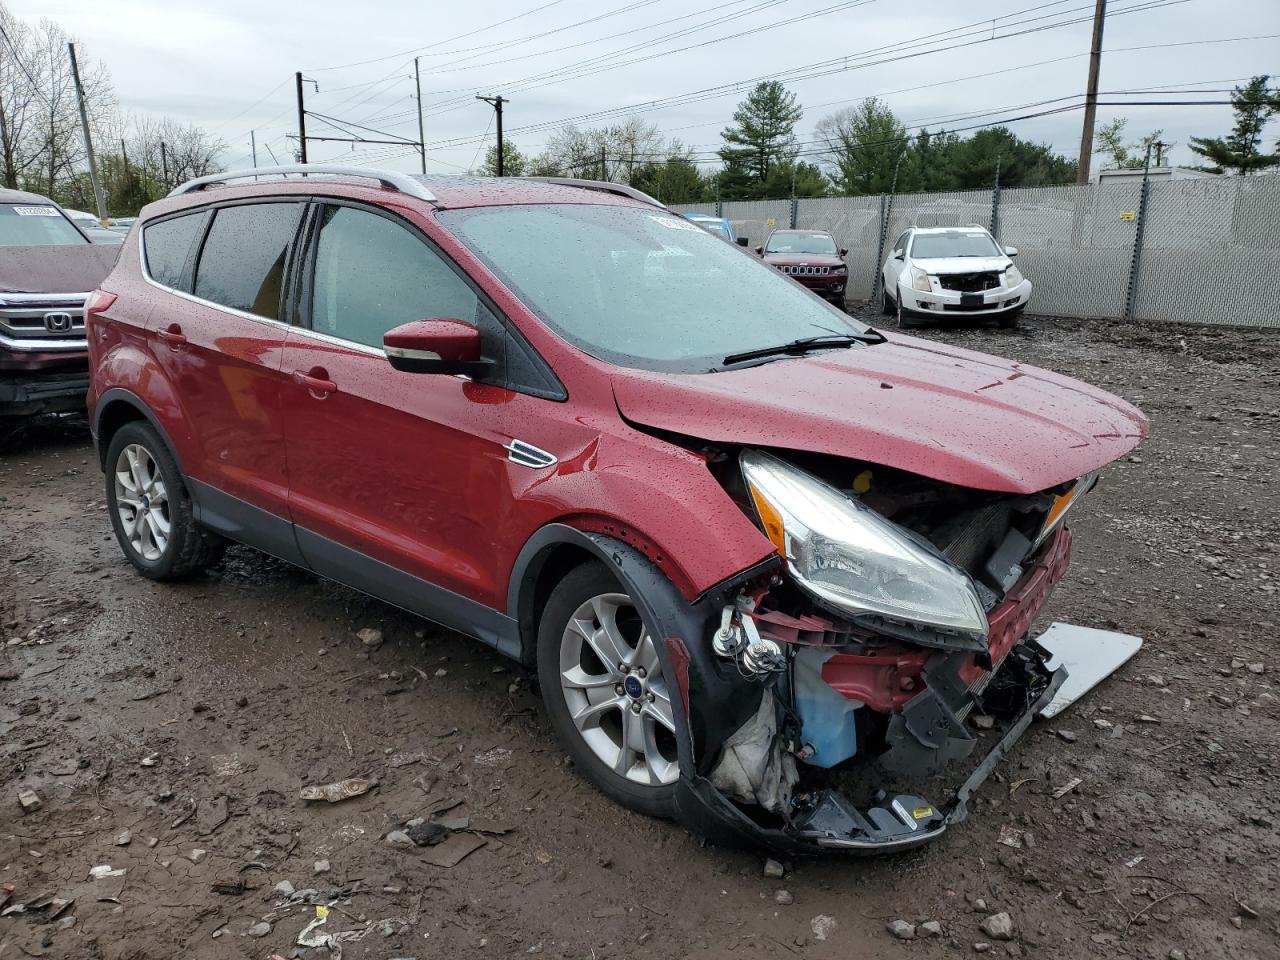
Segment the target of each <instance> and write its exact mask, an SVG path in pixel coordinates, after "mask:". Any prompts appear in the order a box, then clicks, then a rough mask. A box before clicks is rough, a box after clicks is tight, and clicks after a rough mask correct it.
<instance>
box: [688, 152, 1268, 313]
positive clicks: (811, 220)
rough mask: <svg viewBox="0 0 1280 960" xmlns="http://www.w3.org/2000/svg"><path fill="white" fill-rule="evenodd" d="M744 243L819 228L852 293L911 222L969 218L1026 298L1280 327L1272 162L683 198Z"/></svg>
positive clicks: (876, 272) (873, 285) (1058, 305)
mask: <svg viewBox="0 0 1280 960" xmlns="http://www.w3.org/2000/svg"><path fill="white" fill-rule="evenodd" d="M674 209H676V210H677V212H680V213H707V214H712V215H716V216H721V217H726V218H728V219H729V220H730V221H732V223H733V225H734V229H735V230H737V232H738V234H739V235H740V236H741V235H745V236H746V237H747V238H748V242H749V243H750V245H751V246H752V247H756V246H759V245H761V244H763V243H764V240H765V237H766V236H767V234H768V233H769V231H770V230H772V229H774V228H775V227H802V228H814V229H819V230H828V231H830V232H831V234H832V235H833V236H834V237H835V238H836V242H837V243H838V244H839V245H840V246H842V247H846V248H848V251H849V253H848V256H847V257H846V260H847V262H848V264H849V292H848V296H849V299H851V300H870V299H873V298H876V297H879V295H880V286H879V284H880V266H881V264H882V263H883V262H884V259H885V257H886V256H888V251H889V250H890V248H891V247H892V244H893V241H894V240H895V239H896V238H897V237H898V236H899V235H900V234H901V233H902V232H903V231H904V230H905V229H906V228H907V227H909V226H913V225H914V226H922V227H933V226H939V227H946V226H963V225H966V224H974V223H976V224H980V225H982V226H984V227H987V228H988V229H989V230H991V232H992V233H993V234H995V236H996V238H997V239H998V240H999V241H1000V242H1001V243H1002V244H1005V245H1006V246H1013V247H1017V248H1018V267H1019V269H1020V270H1021V271H1022V272H1023V274H1024V275H1026V277H1027V278H1028V279H1030V280H1031V282H1032V283H1033V284H1034V285H1035V292H1034V293H1033V295H1032V299H1031V307H1030V309H1031V310H1032V311H1033V312H1035V313H1043V314H1048V315H1052V316H1066V317H1106V318H1113V319H1118V320H1134V319H1137V320H1163V321H1173V322H1179V323H1209V324H1232V325H1242V326H1254V327H1280V296H1278V295H1277V286H1280V176H1253V177H1220V178H1207V179H1196V180H1154V179H1152V180H1148V181H1146V182H1145V183H1144V182H1143V180H1142V178H1138V177H1135V178H1132V179H1129V180H1125V181H1120V182H1107V181H1104V182H1102V183H1099V184H1088V185H1085V186H1065V187H1015V188H996V189H994V190H967V191H962V192H955V193H906V194H896V195H889V194H882V195H879V196H864V197H820V198H811V199H800V200H752V201H734V202H725V203H719V204H716V203H703V204H691V205H687V206H680V207H676V208H674Z"/></svg>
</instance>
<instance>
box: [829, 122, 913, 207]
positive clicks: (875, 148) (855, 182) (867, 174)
mask: <svg viewBox="0 0 1280 960" xmlns="http://www.w3.org/2000/svg"><path fill="white" fill-rule="evenodd" d="M816 133H817V135H818V139H819V140H821V141H822V142H823V143H824V145H825V146H826V149H827V159H828V161H829V162H830V163H831V165H832V167H833V172H832V175H831V180H832V182H833V183H834V184H835V186H836V189H837V190H838V191H839V192H840V193H842V194H845V195H854V196H856V195H858V194H866V193H888V192H889V190H890V189H891V187H892V184H893V175H894V171H895V169H897V170H898V171H899V173H900V172H901V168H900V167H899V161H901V160H902V159H903V156H904V154H905V152H906V150H907V146H908V140H907V129H906V127H904V126H903V125H902V123H901V121H899V120H898V118H897V117H895V116H894V114H893V111H892V110H890V109H889V106H888V104H886V103H884V102H883V101H881V100H878V99H877V98H875V97H868V98H867V99H866V100H863V101H862V102H861V103H860V104H858V105H857V106H856V107H846V108H845V109H844V110H840V111H838V112H837V113H833V114H831V115H830V116H828V117H823V119H822V120H821V121H819V123H818V126H817V129H816Z"/></svg>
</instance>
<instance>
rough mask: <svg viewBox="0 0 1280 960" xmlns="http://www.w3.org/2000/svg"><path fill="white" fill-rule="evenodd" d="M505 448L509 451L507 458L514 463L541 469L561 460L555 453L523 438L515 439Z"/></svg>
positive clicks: (552, 465)
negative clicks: (526, 441) (548, 451)
mask: <svg viewBox="0 0 1280 960" xmlns="http://www.w3.org/2000/svg"><path fill="white" fill-rule="evenodd" d="M503 449H504V450H506V451H507V459H508V460H510V461H511V462H512V463H518V464H520V466H522V467H532V468H533V469H535V470H541V469H542V468H543V467H554V466H555V465H556V464H557V463H559V462H560V461H559V459H558V458H557V457H556V456H555V455H554V454H551V453H547V451H545V450H541V449H539V448H538V447H535V446H534V445H533V444H531V443H525V442H524V441H523V440H515V439H513V440H512V441H511V442H510V443H508V444H506V445H505V446H504V447H503Z"/></svg>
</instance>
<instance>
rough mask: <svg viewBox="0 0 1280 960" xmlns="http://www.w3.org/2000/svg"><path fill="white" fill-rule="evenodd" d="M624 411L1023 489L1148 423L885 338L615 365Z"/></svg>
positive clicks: (1107, 401) (1073, 383) (766, 442)
mask: <svg viewBox="0 0 1280 960" xmlns="http://www.w3.org/2000/svg"><path fill="white" fill-rule="evenodd" d="M614 395H615V397H616V398H617V403H618V409H619V410H620V411H621V412H622V415H623V416H624V417H626V418H627V419H628V420H630V421H632V422H634V423H637V424H642V425H644V426H648V427H653V428H657V429H661V430H669V431H673V432H675V433H679V434H683V435H685V436H689V437H696V438H699V439H702V440H709V441H712V442H720V443H732V444H742V445H745V446H762V447H775V448H781V449H790V450H806V451H813V452H816V453H826V454H833V455H836V456H842V457H851V458H854V459H858V460H865V461H869V462H871V463H878V464H882V465H884V466H888V467H895V468H897V469H900V470H906V471H908V472H910V473H915V474H920V475H921V476H926V477H932V478H933V479H935V480H941V481H943V482H945V483H953V484H958V485H960V486H964V487H971V488H975V489H980V490H993V491H1000V492H1004V493H1034V492H1036V491H1039V490H1044V489H1046V488H1048V487H1052V486H1054V485H1056V484H1059V483H1062V482H1064V481H1067V480H1073V479H1075V478H1076V477H1079V476H1081V475H1083V474H1086V473H1088V472H1089V471H1091V470H1096V469H1097V468H1098V467H1101V466H1103V465H1104V464H1107V463H1110V462H1112V461H1113V460H1116V459H1118V458H1119V457H1122V456H1123V455H1124V454H1126V453H1128V452H1129V451H1130V450H1132V449H1133V448H1134V447H1136V446H1137V445H1138V444H1139V443H1140V442H1141V440H1142V438H1143V437H1145V436H1146V435H1147V428H1148V426H1149V421H1148V420H1147V418H1146V417H1145V416H1144V415H1143V414H1142V412H1141V411H1140V410H1138V409H1137V408H1136V407H1133V406H1131V405H1130V404H1128V403H1126V402H1125V401H1123V400H1121V399H1120V398H1119V397H1114V396H1112V395H1111V394H1109V393H1106V392H1105V391H1102V390H1098V389H1097V388H1095V387H1091V386H1089V385H1087V384H1084V383H1081V382H1080V381H1078V380H1072V379H1071V378H1069V377H1063V376H1059V375H1058V374H1055V373H1050V372H1049V371H1047V370H1040V369H1038V368H1036V367H1030V366H1026V365H1025V364H1021V363H1017V362H1014V361H1011V360H1002V359H1000V358H998V357H991V356H986V355H985V354H981V353H973V352H971V351H968V350H960V349H957V348H955V347H948V346H942V345H939V344H936V343H932V342H929V341H925V340H916V339H913V338H910V337H897V336H894V337H893V338H892V339H891V340H890V342H888V343H883V344H879V345H876V346H870V347H867V348H865V349H860V348H857V347H854V348H851V349H848V350H841V351H833V352H831V353H825V354H819V355H816V356H811V357H803V358H797V359H791V360H779V361H774V362H771V363H765V364H761V365H759V366H755V367H746V368H743V369H739V370H731V371H726V372H724V373H709V374H661V373H648V372H640V371H626V372H625V373H620V374H619V375H617V376H616V377H615V378H614Z"/></svg>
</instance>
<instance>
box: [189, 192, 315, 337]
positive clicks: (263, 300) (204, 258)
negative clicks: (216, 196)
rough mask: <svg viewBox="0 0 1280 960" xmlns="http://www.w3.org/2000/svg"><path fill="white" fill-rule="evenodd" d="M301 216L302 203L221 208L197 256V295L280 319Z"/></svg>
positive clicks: (249, 311)
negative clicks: (286, 274) (288, 261)
mask: <svg viewBox="0 0 1280 960" xmlns="http://www.w3.org/2000/svg"><path fill="white" fill-rule="evenodd" d="M301 213H302V204H301V203H253V204H244V205H241V206H235V207H222V208H221V209H219V210H218V211H217V213H216V214H215V215H214V218H213V226H212V227H210V228H209V236H208V238H207V239H206V240H205V242H204V249H203V251H202V252H201V253H200V265H199V267H198V268H197V269H196V288H195V294H196V296H197V297H200V298H202V299H204V300H212V301H213V302H214V303H220V304H222V305H223V306H226V307H231V308H233V309H235V310H243V311H245V312H246V313H252V314H255V315H257V316H259V317H266V318H267V319H268V320H279V319H280V293H281V285H282V284H283V283H284V263H285V256H286V254H287V253H288V250H289V244H290V242H291V241H292V240H293V235H294V231H295V230H296V229H297V225H298V217H299V216H300V215H301Z"/></svg>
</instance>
